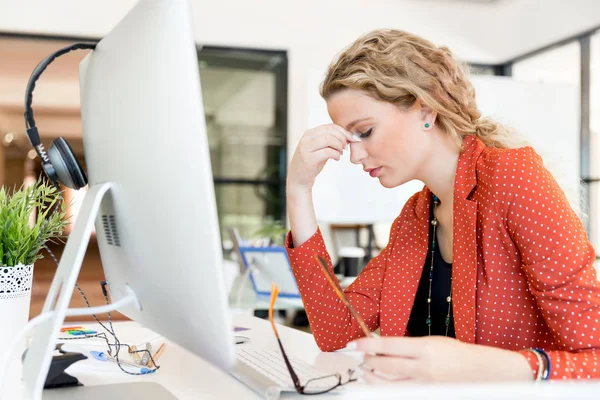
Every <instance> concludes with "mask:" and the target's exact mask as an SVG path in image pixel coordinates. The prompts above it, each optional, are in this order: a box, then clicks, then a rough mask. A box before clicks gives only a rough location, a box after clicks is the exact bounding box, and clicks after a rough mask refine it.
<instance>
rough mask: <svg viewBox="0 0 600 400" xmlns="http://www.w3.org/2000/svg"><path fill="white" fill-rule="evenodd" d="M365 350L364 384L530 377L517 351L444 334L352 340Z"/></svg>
mask: <svg viewBox="0 0 600 400" xmlns="http://www.w3.org/2000/svg"><path fill="white" fill-rule="evenodd" d="M354 343H356V350H358V351H363V352H365V353H366V354H365V363H364V366H363V370H364V377H365V380H366V381H367V382H368V383H397V382H402V381H421V382H474V381H518V380H520V381H526V380H529V381H531V380H533V374H532V371H531V367H530V365H529V362H528V361H527V359H526V358H525V357H523V356H522V355H521V354H519V353H517V352H513V351H509V350H503V349H498V348H495V347H489V346H483V345H476V344H468V343H463V342H460V341H458V340H456V339H452V338H448V337H444V336H428V337H374V338H363V339H359V340H357V341H355V342H354Z"/></svg>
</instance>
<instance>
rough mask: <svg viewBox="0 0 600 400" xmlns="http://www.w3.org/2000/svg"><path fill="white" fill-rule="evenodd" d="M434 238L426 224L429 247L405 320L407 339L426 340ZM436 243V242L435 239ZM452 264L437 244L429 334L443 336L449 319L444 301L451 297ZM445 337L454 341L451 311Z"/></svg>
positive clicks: (431, 214)
mask: <svg viewBox="0 0 600 400" xmlns="http://www.w3.org/2000/svg"><path fill="white" fill-rule="evenodd" d="M430 210H431V212H430V218H429V220H430V221H431V219H432V218H433V204H432V205H431V207H430ZM432 235H433V225H431V223H430V224H429V239H428V240H429V247H428V249H427V258H426V259H425V265H424V266H423V273H422V274H421V280H420V281H419V288H418V289H417V294H416V296H415V303H414V304H413V308H412V311H411V313H410V318H409V320H408V326H407V329H408V332H409V335H410V336H428V335H429V329H428V327H427V322H426V321H427V315H428V311H427V297H429V272H430V271H431V236H432ZM436 242H437V238H436ZM451 277H452V264H449V263H447V262H446V261H444V259H443V258H442V254H441V253H440V246H439V245H437V243H436V248H435V252H434V257H433V281H432V283H431V334H432V335H441V336H445V335H446V316H447V315H448V302H447V301H446V298H447V297H448V295H449V294H450V286H451V283H452V280H451ZM448 336H450V337H455V334H454V318H452V310H450V326H449V327H448Z"/></svg>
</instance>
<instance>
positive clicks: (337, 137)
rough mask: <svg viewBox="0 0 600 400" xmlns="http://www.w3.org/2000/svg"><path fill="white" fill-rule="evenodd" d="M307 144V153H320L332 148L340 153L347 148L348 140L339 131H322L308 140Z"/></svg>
mask: <svg viewBox="0 0 600 400" xmlns="http://www.w3.org/2000/svg"><path fill="white" fill-rule="evenodd" d="M308 139H309V140H308V142H307V143H306V150H307V151H311V152H312V151H318V150H321V149H323V148H325V147H331V148H332V149H336V150H337V151H339V152H340V153H341V152H343V151H344V149H345V148H346V143H347V141H346V139H345V138H344V137H343V136H342V135H341V134H340V133H339V132H337V131H335V130H333V129H327V130H325V131H320V132H318V133H316V134H314V135H312V136H311V137H309V138H308Z"/></svg>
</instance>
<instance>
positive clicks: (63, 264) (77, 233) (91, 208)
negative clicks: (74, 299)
mask: <svg viewBox="0 0 600 400" xmlns="http://www.w3.org/2000/svg"><path fill="white" fill-rule="evenodd" d="M111 188H112V184H111V183H110V182H105V183H99V184H96V185H93V186H91V187H90V188H89V190H88V192H87V193H86V194H85V197H84V199H83V203H82V205H81V209H80V211H79V214H78V216H77V220H76V221H75V224H74V225H73V230H72V231H71V234H70V235H69V238H68V240H67V244H66V245H65V249H64V251H63V254H62V256H61V258H60V263H59V265H58V269H57V270H56V274H55V275H54V278H53V279H52V285H51V286H50V290H49V291H48V296H47V297H46V301H45V302H44V308H43V309H42V313H41V314H40V315H39V316H38V317H36V318H37V321H39V322H38V323H37V326H36V328H35V331H34V333H33V336H32V338H31V345H30V346H29V349H27V355H26V356H25V360H24V361H23V382H24V384H25V390H26V392H27V394H28V395H29V398H30V399H31V400H40V399H42V392H43V396H44V397H43V398H44V399H46V398H52V397H47V396H54V395H56V396H58V397H55V398H60V399H63V398H65V397H63V396H64V394H63V393H67V392H70V391H72V392H73V393H78V394H77V395H78V396H80V395H79V390H82V389H83V390H84V391H85V392H81V393H89V396H88V394H85V397H79V398H85V399H88V398H90V399H92V398H96V397H93V396H94V395H95V393H100V392H102V393H103V394H104V395H103V398H105V399H106V398H114V399H120V398H138V396H139V394H137V391H138V390H140V389H139V388H140V386H144V388H146V387H147V389H143V390H145V391H146V390H147V393H149V394H153V396H148V397H147V398H149V399H159V400H163V399H164V400H167V399H168V400H171V399H173V398H174V397H172V395H170V393H168V392H167V390H166V389H164V388H162V387H161V389H157V386H160V385H158V384H156V383H152V382H139V383H138V382H136V383H131V384H121V385H101V386H98V388H103V389H102V391H100V389H94V387H93V386H91V387H73V388H63V389H49V390H43V389H44V384H45V382H46V376H47V375H48V370H49V368H50V364H51V362H52V357H53V353H54V349H55V347H56V341H57V339H58V334H59V332H60V328H61V326H62V324H63V323H64V320H65V317H66V316H84V315H93V314H103V313H107V312H110V311H114V310H117V309H119V308H121V307H124V306H131V305H133V306H134V307H135V308H137V309H138V310H139V309H140V304H139V302H138V300H137V297H136V295H135V292H134V291H133V289H131V288H130V287H127V293H125V295H124V296H122V298H121V299H120V300H119V301H116V302H114V303H111V304H108V305H105V306H99V307H87V308H73V309H69V303H70V302H71V296H72V294H73V290H74V289H75V282H76V281H77V277H78V276H79V271H80V270H81V264H82V262H83V257H84V255H85V252H86V250H87V246H88V244H89V241H90V236H91V234H92V230H93V228H94V222H95V220H96V217H97V216H98V211H99V210H100V206H101V205H102V200H103V199H104V196H105V195H107V194H108V193H109V192H110V189H111ZM32 327H33V326H29V325H28V328H32ZM129 385H131V386H129ZM110 387H112V388H114V389H115V390H118V392H116V391H115V392H113V393H112V394H113V396H112V397H111V396H110V395H109V392H107V391H106V390H107V389H109V388H110ZM134 387H135V390H136V394H135V395H133V396H131V397H129V396H124V395H123V393H128V392H126V391H128V390H133V388H134ZM124 391H125V392H124ZM161 392H163V393H167V394H168V395H170V396H171V397H165V396H163V397H156V396H160V393H161ZM54 393H56V394H54ZM107 396H108V397H107ZM145 397H146V396H139V398H145ZM98 398H100V397H98Z"/></svg>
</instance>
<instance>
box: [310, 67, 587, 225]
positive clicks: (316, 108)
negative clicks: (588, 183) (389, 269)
mask: <svg viewBox="0 0 600 400" xmlns="http://www.w3.org/2000/svg"><path fill="white" fill-rule="evenodd" d="M321 79H322V76H320V75H315V76H314V77H313V79H309V80H308V82H309V84H308V85H307V88H308V89H307V90H308V94H307V99H308V108H307V112H308V115H307V129H308V128H312V127H314V126H317V125H321V124H328V123H331V119H330V118H329V115H328V114H327V106H326V103H325V101H324V100H323V99H322V98H321V96H320V95H319V84H320V82H321ZM472 82H473V85H474V86H475V90H476V93H477V101H478V105H479V108H480V110H481V111H482V114H483V115H484V116H491V117H493V118H495V119H497V120H499V121H500V122H504V123H507V124H509V125H510V126H512V127H514V128H515V129H516V130H517V131H519V132H520V133H521V134H522V136H523V137H524V138H525V139H526V140H527V141H529V142H530V143H531V144H532V145H533V146H534V148H535V150H536V151H537V152H538V153H540V155H541V156H542V157H543V158H544V160H545V162H546V166H547V167H548V169H550V171H551V172H552V173H553V174H554V175H555V176H556V178H557V180H558V181H559V183H560V184H561V186H562V187H563V189H567V191H568V192H571V197H575V196H577V195H578V188H579V98H578V88H577V87H576V85H571V84H563V83H561V84H551V83H537V82H521V81H517V80H514V79H512V78H508V77H496V76H473V77H472ZM349 153H350V152H348V151H346V152H345V153H344V155H343V156H342V158H341V160H340V161H337V162H336V161H333V160H330V161H328V162H327V164H326V165H325V167H324V168H323V171H322V172H321V173H320V174H319V176H318V177H317V179H316V181H315V186H314V188H313V201H314V205H315V212H316V215H317V220H318V221H319V222H325V223H340V224H341V223H349V224H351V223H377V222H391V221H393V220H394V219H395V218H396V217H397V216H398V215H399V214H400V211H401V210H402V207H403V206H404V204H405V203H406V201H407V200H408V199H409V198H410V196H412V195H413V194H414V193H416V192H417V191H419V190H421V189H422V188H423V183H422V182H419V181H411V182H408V183H406V184H404V185H402V186H400V187H397V188H394V189H387V188H384V187H383V186H381V185H380V184H379V180H378V179H374V178H371V177H370V176H369V175H368V174H366V173H365V172H364V171H363V170H362V167H361V166H360V165H354V164H352V163H351V162H350V154H349ZM568 194H569V193H568ZM574 201H575V200H574Z"/></svg>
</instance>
